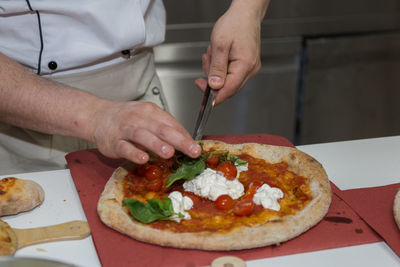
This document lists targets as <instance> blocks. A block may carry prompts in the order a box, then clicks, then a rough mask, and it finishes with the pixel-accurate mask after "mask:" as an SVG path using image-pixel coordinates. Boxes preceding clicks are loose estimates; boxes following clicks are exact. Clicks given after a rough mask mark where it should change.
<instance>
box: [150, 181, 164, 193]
mask: <svg viewBox="0 0 400 267" xmlns="http://www.w3.org/2000/svg"><path fill="white" fill-rule="evenodd" d="M162 186H163V181H162V180H161V179H154V180H151V181H149V182H148V183H147V185H146V189H147V190H149V191H154V192H158V191H160V190H161V188H162Z"/></svg>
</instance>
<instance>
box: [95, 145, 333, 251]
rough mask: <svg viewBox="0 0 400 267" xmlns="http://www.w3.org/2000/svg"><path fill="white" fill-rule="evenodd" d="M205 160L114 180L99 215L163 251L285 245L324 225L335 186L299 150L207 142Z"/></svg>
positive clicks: (119, 174)
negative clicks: (321, 221)
mask: <svg viewBox="0 0 400 267" xmlns="http://www.w3.org/2000/svg"><path fill="white" fill-rule="evenodd" d="M201 145H202V147H203V153H202V155H201V156H200V157H199V158H197V159H191V158H188V157H186V156H184V155H183V154H180V153H176V155H175V156H174V157H173V158H171V159H168V160H165V159H161V158H159V157H154V156H153V157H151V159H150V161H149V162H148V163H146V164H145V165H136V164H133V163H126V164H124V165H123V166H121V167H119V168H117V169H116V170H115V172H114V173H113V174H112V176H111V177H110V179H109V180H108V182H107V184H106V185H105V188H104V191H103V193H102V194H101V196H100V199H99V202H98V205H97V211H98V214H99V217H100V219H101V220H102V221H103V223H104V224H106V225H107V226H109V227H111V228H113V229H114V230H116V231H118V232H120V233H123V234H125V235H128V236H130V237H132V238H134V239H136V240H139V241H143V242H148V243H152V244H158V245H161V246H168V247H176V248H188V249H202V250H239V249H248V248H255V247H263V246H268V245H273V244H280V243H281V242H285V241H287V240H290V239H292V238H294V237H296V236H298V235H300V234H302V233H303V232H305V231H307V230H308V229H310V228H311V227H313V226H314V225H316V224H317V223H318V222H319V221H320V220H322V218H323V217H324V216H325V214H326V213H327V211H328V208H329V205H330V203H331V188H330V183H329V180H328V177H327V174H326V172H325V171H324V169H323V167H322V165H321V164H320V163H319V162H317V161H316V160H315V159H313V158H312V157H311V156H309V155H307V154H305V153H303V152H301V151H300V150H298V149H296V148H291V147H282V146H272V145H264V144H257V143H244V144H226V143H223V142H220V141H213V140H206V141H201Z"/></svg>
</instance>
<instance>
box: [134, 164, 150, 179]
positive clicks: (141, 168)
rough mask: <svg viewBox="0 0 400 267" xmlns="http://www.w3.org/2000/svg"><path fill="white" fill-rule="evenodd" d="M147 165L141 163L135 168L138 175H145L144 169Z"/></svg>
mask: <svg viewBox="0 0 400 267" xmlns="http://www.w3.org/2000/svg"><path fill="white" fill-rule="evenodd" d="M148 167H149V166H148V165H147V164H143V165H140V166H139V167H138V168H137V169H136V174H137V175H139V176H145V175H146V170H147V168H148Z"/></svg>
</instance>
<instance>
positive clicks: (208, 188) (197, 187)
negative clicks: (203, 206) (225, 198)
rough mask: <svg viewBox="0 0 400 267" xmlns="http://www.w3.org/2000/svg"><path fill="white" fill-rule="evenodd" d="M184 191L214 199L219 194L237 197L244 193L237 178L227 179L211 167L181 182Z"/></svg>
mask: <svg viewBox="0 0 400 267" xmlns="http://www.w3.org/2000/svg"><path fill="white" fill-rule="evenodd" d="M183 188H184V189H185V191H188V192H192V193H194V194H196V195H198V196H202V197H205V198H208V199H210V200H212V201H215V200H216V199H217V198H218V197H219V196H221V195H229V196H230V197H231V198H233V199H238V198H239V197H241V196H242V195H243V194H244V187H243V184H242V183H240V182H239V180H238V179H234V180H228V179H226V178H225V177H224V176H222V175H221V174H220V173H218V172H216V171H215V170H213V169H210V168H207V169H205V170H204V171H203V172H202V173H200V174H199V175H198V176H196V177H195V178H193V179H192V180H190V181H187V182H185V183H184V184H183Z"/></svg>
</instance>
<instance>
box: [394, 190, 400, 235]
mask: <svg viewBox="0 0 400 267" xmlns="http://www.w3.org/2000/svg"><path fill="white" fill-rule="evenodd" d="M393 215H394V220H395V221H396V224H397V226H398V227H399V229H400V189H399V190H398V191H397V194H396V196H395V197H394V203H393Z"/></svg>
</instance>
